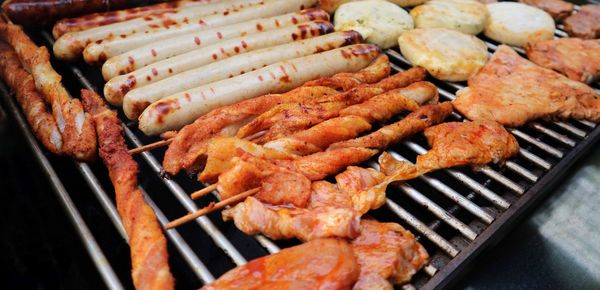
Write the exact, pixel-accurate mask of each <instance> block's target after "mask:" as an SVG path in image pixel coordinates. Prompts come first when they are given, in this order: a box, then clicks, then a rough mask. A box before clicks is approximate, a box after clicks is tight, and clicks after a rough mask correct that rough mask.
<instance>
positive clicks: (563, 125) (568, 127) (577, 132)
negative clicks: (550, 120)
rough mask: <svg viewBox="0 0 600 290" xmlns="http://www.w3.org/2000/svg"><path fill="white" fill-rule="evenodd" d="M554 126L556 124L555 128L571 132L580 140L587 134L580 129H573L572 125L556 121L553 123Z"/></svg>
mask: <svg viewBox="0 0 600 290" xmlns="http://www.w3.org/2000/svg"><path fill="white" fill-rule="evenodd" d="M554 124H556V125H557V126H559V127H561V128H563V129H565V130H567V131H569V132H571V133H573V134H575V135H577V136H579V137H580V138H584V137H585V136H587V133H586V132H585V131H583V130H580V129H578V128H576V127H574V126H573V125H571V124H567V123H565V122H563V121H556V122H554Z"/></svg>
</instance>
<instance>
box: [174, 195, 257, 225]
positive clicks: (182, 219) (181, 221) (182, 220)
mask: <svg viewBox="0 0 600 290" xmlns="http://www.w3.org/2000/svg"><path fill="white" fill-rule="evenodd" d="M259 190H260V187H257V188H254V189H250V190H248V191H245V192H242V193H240V194H238V195H234V196H232V197H230V198H228V199H224V200H221V201H219V202H217V203H211V204H210V205H208V206H207V207H205V208H203V209H200V210H198V211H196V212H193V213H189V214H187V215H185V216H182V217H180V218H178V219H176V220H174V221H172V222H170V223H168V224H167V225H166V226H165V228H167V230H168V229H172V228H175V227H178V226H180V225H182V224H185V223H187V222H189V221H193V220H195V219H197V218H199V217H201V216H203V215H206V214H209V213H211V212H213V211H216V210H218V209H222V208H224V207H226V206H228V205H234V204H236V203H238V202H240V201H242V200H244V199H245V198H246V197H248V196H251V195H253V194H255V193H257V192H258V191H259Z"/></svg>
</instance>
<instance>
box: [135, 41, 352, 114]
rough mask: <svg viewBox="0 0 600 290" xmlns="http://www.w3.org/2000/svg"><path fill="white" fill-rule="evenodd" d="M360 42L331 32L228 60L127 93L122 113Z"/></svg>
mask: <svg viewBox="0 0 600 290" xmlns="http://www.w3.org/2000/svg"><path fill="white" fill-rule="evenodd" d="M360 41H361V37H360V34H359V33H358V32H354V31H347V32H335V33H331V34H327V35H324V36H319V37H315V38H311V39H308V40H303V41H295V42H292V43H288V44H282V45H278V46H274V47H269V48H265V49H260V50H257V51H253V52H248V53H244V54H241V55H238V56H234V57H230V58H227V59H225V60H222V61H217V62H214V63H211V64H208V65H205V66H202V67H199V68H196V69H193V70H189V71H186V72H183V73H180V74H177V75H174V76H172V77H168V78H166V79H163V80H161V81H158V82H155V83H152V84H149V85H147V86H144V87H141V88H138V89H134V90H132V91H130V92H129V93H127V94H126V95H125V98H124V100H123V111H124V112H125V115H126V116H127V117H128V118H129V119H136V118H137V117H139V115H140V114H141V113H142V111H143V110H144V109H145V108H146V107H147V106H148V105H150V104H151V103H154V102H156V101H158V100H160V99H162V98H164V97H167V96H169V95H172V94H175V93H178V92H181V91H184V90H188V89H192V88H195V87H199V86H201V85H204V84H208V83H211V82H215V81H220V80H223V79H226V78H228V77H233V76H237V75H240V74H243V73H244V72H249V71H254V70H256V69H259V68H262V67H264V66H267V65H270V64H272V63H276V62H279V61H283V60H288V59H292V58H297V57H302V56H307V55H311V54H314V53H317V52H322V51H326V50H331V49H335V48H338V47H341V46H344V45H349V44H355V43H359V42H360Z"/></svg>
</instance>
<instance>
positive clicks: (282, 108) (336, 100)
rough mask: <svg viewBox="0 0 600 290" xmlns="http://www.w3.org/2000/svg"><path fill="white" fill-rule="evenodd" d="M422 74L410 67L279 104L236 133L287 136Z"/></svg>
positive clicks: (262, 138) (259, 139)
mask: <svg viewBox="0 0 600 290" xmlns="http://www.w3.org/2000/svg"><path fill="white" fill-rule="evenodd" d="M425 76H426V72H425V70H424V69H422V68H413V69H409V70H407V71H405V72H401V73H397V74H395V75H392V76H390V77H388V78H385V79H383V80H380V81H379V82H377V83H374V84H369V85H364V86H358V87H355V88H352V89H350V90H348V91H345V92H341V93H339V94H336V95H332V96H325V97H323V98H319V99H315V100H309V101H300V102H294V103H287V104H282V105H279V106H276V107H274V108H272V109H271V110H269V111H267V112H265V113H263V114H261V115H260V116H258V117H257V118H256V119H254V120H253V121H251V122H249V123H248V124H247V125H244V126H243V127H242V128H240V129H239V131H238V133H237V134H236V136H237V137H238V138H248V137H249V136H255V135H257V134H260V137H257V138H253V139H252V140H253V141H254V142H256V143H259V144H264V143H266V142H269V141H272V140H276V139H279V138H283V137H286V136H290V135H292V134H294V133H296V132H299V131H302V130H305V129H308V128H310V127H311V126H312V125H314V124H318V123H321V122H323V121H325V120H328V119H331V118H334V117H337V116H338V115H339V112H340V110H342V109H344V108H346V107H348V106H350V105H354V104H358V103H362V102H364V101H366V100H368V99H370V98H372V97H374V96H376V95H379V94H382V93H384V92H386V91H389V90H393V89H396V88H400V87H405V86H407V85H409V84H411V83H413V82H417V81H420V80H423V79H424V78H425Z"/></svg>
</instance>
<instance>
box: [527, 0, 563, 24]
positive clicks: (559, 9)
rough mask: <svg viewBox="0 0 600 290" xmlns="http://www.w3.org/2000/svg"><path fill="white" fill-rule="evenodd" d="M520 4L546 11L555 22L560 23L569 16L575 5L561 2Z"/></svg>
mask: <svg viewBox="0 0 600 290" xmlns="http://www.w3.org/2000/svg"><path fill="white" fill-rule="evenodd" d="M519 2H521V3H525V4H527V5H531V6H535V7H537V8H540V9H542V10H544V11H546V12H547V13H548V14H550V16H552V18H554V20H555V21H557V22H558V21H561V20H563V19H565V18H566V17H567V16H569V15H571V13H572V12H573V9H575V5H573V3H569V2H566V1H563V0H519Z"/></svg>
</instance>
